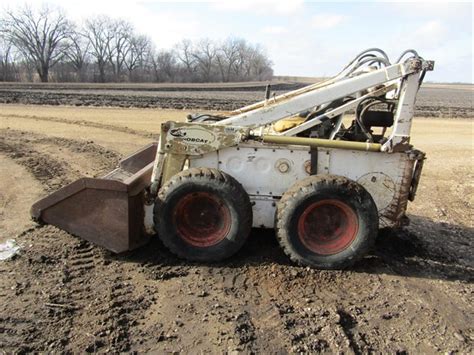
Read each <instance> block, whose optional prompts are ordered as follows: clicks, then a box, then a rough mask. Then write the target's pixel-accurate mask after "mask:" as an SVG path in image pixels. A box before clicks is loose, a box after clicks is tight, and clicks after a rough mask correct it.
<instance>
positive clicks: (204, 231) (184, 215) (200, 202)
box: [173, 192, 231, 247]
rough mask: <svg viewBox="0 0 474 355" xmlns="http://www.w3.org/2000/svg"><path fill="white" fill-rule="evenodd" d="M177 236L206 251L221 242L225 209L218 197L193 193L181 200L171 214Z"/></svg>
mask: <svg viewBox="0 0 474 355" xmlns="http://www.w3.org/2000/svg"><path fill="white" fill-rule="evenodd" d="M173 222H174V224H175V226H176V230H177V232H178V235H179V236H180V237H181V238H182V239H183V240H184V241H186V242H187V243H189V244H191V245H193V246H196V247H209V246H212V245H215V244H217V243H219V242H220V241H222V240H223V239H224V238H225V237H226V236H227V234H228V233H229V230H230V227H231V217H230V211H229V208H228V207H227V206H226V205H225V204H224V201H223V200H222V199H220V198H219V197H218V196H216V195H214V194H211V193H209V192H194V193H190V194H188V195H186V196H184V197H183V198H182V199H181V200H180V201H179V202H178V203H177V205H176V207H175V208H174V211H173Z"/></svg>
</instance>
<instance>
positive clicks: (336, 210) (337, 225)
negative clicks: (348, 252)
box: [298, 199, 359, 255]
mask: <svg viewBox="0 0 474 355" xmlns="http://www.w3.org/2000/svg"><path fill="white" fill-rule="evenodd" d="M358 230H359V222H358V219H357V215H356V214H355V212H354V211H353V209H352V208H351V207H349V206H348V205H346V204H345V203H343V202H341V201H339V200H329V199H328V200H322V201H318V202H315V203H312V204H310V205H309V206H308V207H307V208H306V209H305V210H304V211H303V213H302V214H301V216H300V217H299V220H298V237H299V239H300V241H301V243H303V245H304V246H305V247H306V248H308V249H309V250H311V251H312V252H314V253H316V254H321V255H332V254H337V253H340V252H341V251H343V250H345V249H346V248H347V247H348V246H349V245H350V244H351V243H352V242H353V240H354V239H355V237H356V235H357V232H358Z"/></svg>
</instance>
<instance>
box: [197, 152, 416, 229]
mask: <svg viewBox="0 0 474 355" xmlns="http://www.w3.org/2000/svg"><path fill="white" fill-rule="evenodd" d="M317 161H318V163H317V173H318V174H334V175H341V176H345V177H348V178H350V179H352V180H354V181H357V182H359V183H360V184H361V185H362V186H364V187H365V188H366V189H367V191H369V193H370V194H371V195H372V197H373V199H374V201H375V203H376V205H377V208H378V210H379V215H380V226H381V227H385V226H387V227H388V226H394V225H397V224H399V222H400V220H401V219H402V217H403V216H404V213H405V210H406V205H407V201H408V191H409V188H410V183H411V176H412V173H413V165H414V160H412V159H411V158H410V157H409V155H408V154H406V153H393V154H387V153H382V152H364V151H351V150H343V149H319V150H318V159H317ZM310 164H311V157H310V152H309V149H308V148H306V147H296V146H268V145H264V144H246V145H241V146H239V147H231V148H226V149H222V150H219V151H217V152H215V153H210V154H205V155H203V156H201V157H193V158H192V159H190V163H189V166H190V167H200V166H201V167H202V166H205V167H214V168H217V169H220V170H222V171H224V172H226V173H228V174H229V175H231V176H233V177H234V178H236V179H237V180H238V181H239V182H240V183H241V184H242V185H243V187H244V188H245V190H246V191H247V193H248V194H249V196H250V199H251V200H252V201H253V202H254V227H262V226H264V227H267V228H271V227H273V223H274V213H275V203H276V202H277V201H278V199H279V198H280V197H281V195H282V194H283V193H285V191H287V190H288V188H289V187H290V186H292V185H293V184H294V183H295V182H296V181H298V180H301V179H304V178H306V177H307V176H309V174H310V171H311V170H310Z"/></svg>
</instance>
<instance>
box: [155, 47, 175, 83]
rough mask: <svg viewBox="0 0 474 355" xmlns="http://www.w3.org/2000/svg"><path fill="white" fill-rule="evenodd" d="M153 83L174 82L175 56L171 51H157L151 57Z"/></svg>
mask: <svg viewBox="0 0 474 355" xmlns="http://www.w3.org/2000/svg"><path fill="white" fill-rule="evenodd" d="M152 65H153V73H154V77H155V81H157V82H170V81H171V82H172V81H175V75H176V70H177V61H176V56H175V54H174V53H173V52H172V51H159V52H156V53H155V54H154V55H153V56H152Z"/></svg>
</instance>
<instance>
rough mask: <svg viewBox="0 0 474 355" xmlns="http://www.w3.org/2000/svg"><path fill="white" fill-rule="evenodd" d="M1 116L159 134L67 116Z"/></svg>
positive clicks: (126, 131)
mask: <svg viewBox="0 0 474 355" xmlns="http://www.w3.org/2000/svg"><path fill="white" fill-rule="evenodd" d="M0 117H3V118H19V119H27V120H35V121H44V122H57V123H64V124H69V125H75V126H83V127H92V128H99V129H105V130H107V131H113V132H122V133H128V134H132V135H135V136H140V137H144V138H153V139H154V138H156V137H157V136H158V135H157V134H152V133H148V132H145V131H139V130H136V129H133V128H128V127H122V126H114V125H110V124H105V123H99V122H92V121H87V120H73V119H66V118H59V117H46V116H35V115H16V114H8V115H4V114H0Z"/></svg>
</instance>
